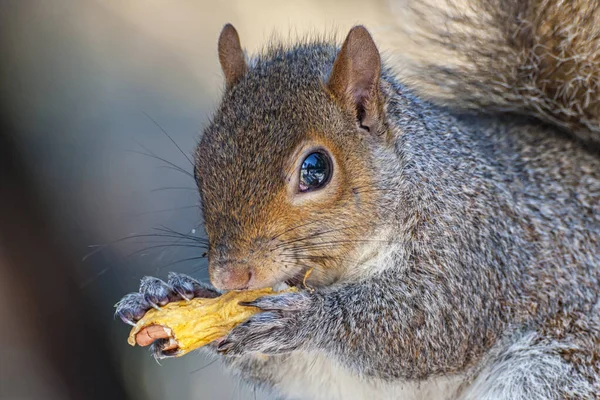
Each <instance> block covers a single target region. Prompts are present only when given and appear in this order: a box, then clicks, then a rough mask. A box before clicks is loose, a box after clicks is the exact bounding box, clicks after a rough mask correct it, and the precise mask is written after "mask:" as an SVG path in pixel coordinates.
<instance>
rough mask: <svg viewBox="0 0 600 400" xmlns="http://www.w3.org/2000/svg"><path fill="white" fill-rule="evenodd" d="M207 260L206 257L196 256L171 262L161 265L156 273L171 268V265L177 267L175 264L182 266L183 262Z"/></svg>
mask: <svg viewBox="0 0 600 400" xmlns="http://www.w3.org/2000/svg"><path fill="white" fill-rule="evenodd" d="M205 258H206V257H205V256H196V257H188V258H183V259H181V260H177V261H173V262H170V263H168V264H164V265H161V266H160V267H158V268H157V269H156V271H157V272H158V271H160V270H161V269H163V268H167V267H170V266H171V265H175V264H180V263H182V262H186V261H194V260H202V259H205Z"/></svg>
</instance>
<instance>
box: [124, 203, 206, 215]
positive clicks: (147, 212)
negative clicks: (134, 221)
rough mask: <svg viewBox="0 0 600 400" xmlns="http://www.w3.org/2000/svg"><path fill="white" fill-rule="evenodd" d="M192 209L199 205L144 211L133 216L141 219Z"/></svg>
mask: <svg viewBox="0 0 600 400" xmlns="http://www.w3.org/2000/svg"><path fill="white" fill-rule="evenodd" d="M190 208H198V204H194V205H193V206H182V207H173V208H165V209H162V210H154V211H144V212H141V213H137V214H133V215H132V216H133V217H141V216H143V215H148V214H157V213H162V212H168V211H179V210H189V209H190Z"/></svg>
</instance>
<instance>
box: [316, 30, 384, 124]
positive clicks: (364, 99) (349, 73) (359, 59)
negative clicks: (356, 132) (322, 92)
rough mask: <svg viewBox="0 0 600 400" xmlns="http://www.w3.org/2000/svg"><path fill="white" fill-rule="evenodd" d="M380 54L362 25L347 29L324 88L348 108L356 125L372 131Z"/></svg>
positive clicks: (377, 99)
mask: <svg viewBox="0 0 600 400" xmlns="http://www.w3.org/2000/svg"><path fill="white" fill-rule="evenodd" d="M380 75H381V57H380V56H379V51H378V50H377V46H376V45H375V42H374V41H373V38H372V37H371V35H370V34H369V31H367V29H366V28H365V27H364V26H361V25H359V26H355V27H354V28H352V29H351V30H350V32H349V33H348V36H347V37H346V40H345V41H344V44H343V46H342V49H341V50H340V52H339V54H338V56H337V58H336V59H335V62H334V64H333V70H332V72H331V75H330V77H329V82H328V83H327V88H328V89H329V90H330V92H331V93H332V94H333V96H334V97H335V98H336V99H337V100H338V101H340V102H341V103H342V104H343V106H344V107H346V108H348V109H350V110H352V111H353V112H354V113H355V115H356V120H357V122H358V124H359V126H360V128H362V129H364V130H366V131H368V132H373V133H375V132H376V131H377V125H378V121H379V119H380V118H381V114H382V102H381V97H380V88H379V78H380Z"/></svg>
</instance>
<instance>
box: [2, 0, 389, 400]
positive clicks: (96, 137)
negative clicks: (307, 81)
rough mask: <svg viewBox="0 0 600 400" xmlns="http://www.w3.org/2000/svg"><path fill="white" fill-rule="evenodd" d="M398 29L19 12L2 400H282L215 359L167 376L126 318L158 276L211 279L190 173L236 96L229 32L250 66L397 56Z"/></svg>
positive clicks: (273, 7)
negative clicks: (330, 42) (352, 36)
mask: <svg viewBox="0 0 600 400" xmlns="http://www.w3.org/2000/svg"><path fill="white" fill-rule="evenodd" d="M388 14H389V11H388V8H387V6H386V4H384V2H383V1H364V0H363V1H358V0H346V1H335V0H301V1H300V0H298V1H283V0H279V1H278V0H254V1H244V0H228V1H220V2H217V1H208V0H188V1H183V0H170V1H167V0H136V1H132V0H37V1H36V0H2V1H1V2H0V46H1V47H0V101H1V108H0V112H1V113H2V119H1V121H2V125H1V135H2V136H0V165H1V174H0V190H1V191H0V341H1V343H2V346H1V347H0V398H2V399H84V398H85V399H95V398H98V399H100V398H103V399H108V398H110V399H119V398H129V399H152V400H154V399H156V400H158V399H254V398H271V397H270V396H269V395H268V394H266V393H254V392H253V391H252V390H249V389H248V388H247V387H246V386H244V385H243V384H240V383H239V382H238V381H236V380H235V379H232V378H231V377H230V376H229V375H227V374H226V373H225V372H224V370H223V368H222V366H221V365H220V363H219V362H218V361H217V362H214V363H213V362H212V360H208V359H206V358H204V357H203V356H201V355H197V354H193V355H187V356H185V357H183V358H180V359H175V360H164V361H162V362H161V365H159V364H158V363H156V362H155V361H154V360H153V359H152V358H151V357H150V355H149V354H148V352H147V351H145V350H143V349H140V348H131V347H129V346H128V345H127V344H126V337H127V333H128V331H129V329H128V327H127V326H125V325H124V324H122V323H120V322H118V321H115V320H114V319H113V315H112V314H113V305H114V304H115V302H116V301H118V299H119V298H120V297H121V296H122V295H124V294H125V293H127V292H130V291H134V290H137V285H138V281H139V279H140V278H141V277H142V276H144V275H158V276H160V277H166V274H167V272H168V271H169V270H175V271H180V272H184V273H188V274H191V275H193V276H196V277H198V278H200V279H207V276H206V261H205V260H203V259H201V258H200V257H201V255H202V253H203V252H204V250H203V249H201V248H198V247H195V246H193V242H190V241H186V240H182V239H180V238H178V234H177V233H173V232H178V233H184V234H190V235H197V236H202V235H203V231H202V224H201V215H200V212H199V208H198V196H197V192H196V191H195V188H194V182H193V179H192V178H191V177H190V176H189V173H190V172H191V171H192V166H191V164H190V162H189V161H188V159H187V157H186V155H189V154H191V153H192V151H193V149H194V145H195V143H196V142H197V140H198V138H199V136H200V134H201V131H202V127H203V126H204V125H205V123H206V121H207V119H208V117H209V116H210V113H211V111H212V110H214V108H215V107H216V105H217V104H218V99H219V96H220V93H221V92H222V89H223V82H222V78H221V74H220V70H219V65H218V60H217V54H216V41H217V37H218V34H219V32H220V29H221V27H222V26H223V24H225V23H226V22H231V23H233V24H234V25H235V26H236V28H237V29H238V31H239V33H240V36H241V40H242V44H243V46H244V47H245V48H246V49H247V50H248V52H249V53H250V54H252V53H254V52H256V51H258V50H259V49H260V48H261V46H263V45H264V44H265V43H266V42H267V41H268V40H270V38H272V37H273V35H274V34H276V35H277V36H279V37H280V38H284V39H286V38H288V39H293V38H294V37H297V36H303V35H305V34H307V33H308V34H310V33H313V34H314V33H324V32H338V33H339V38H340V40H342V39H343V37H344V36H345V34H346V32H347V30H348V29H349V28H350V27H351V26H352V25H354V24H356V23H361V24H365V25H366V26H367V27H368V28H369V29H370V30H371V32H372V33H373V35H374V36H375V38H376V40H377V41H378V42H379V43H380V44H381V47H382V48H383V50H385V42H386V38H387V36H388V33H389V31H388V29H387V28H386V26H387V23H386V21H387V20H386V18H388ZM163 130H164V132H166V133H167V134H168V135H167V134H165V133H164V132H163ZM169 136H170V137H169ZM171 138H172V140H173V141H174V142H175V143H176V145H175V144H174V143H173V142H172V141H171ZM178 147H179V148H178ZM180 149H181V151H180ZM182 170H183V171H182ZM186 172H187V173H186ZM136 234H137V235H142V236H138V237H135V235H136Z"/></svg>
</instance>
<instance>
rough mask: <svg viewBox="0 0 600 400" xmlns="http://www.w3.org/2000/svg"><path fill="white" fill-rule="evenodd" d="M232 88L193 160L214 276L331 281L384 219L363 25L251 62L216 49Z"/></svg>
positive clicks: (224, 39)
mask: <svg viewBox="0 0 600 400" xmlns="http://www.w3.org/2000/svg"><path fill="white" fill-rule="evenodd" d="M218 53H219V61H220V63H221V67H222V70H223V74H224V77H225V83H226V89H225V93H224V96H223V99H222V101H221V104H220V106H219V108H218V110H217V111H216V113H215V115H214V116H213V118H212V121H211V123H210V125H209V126H208V127H207V128H206V130H205V132H204V134H203V136H202V139H201V141H200V143H199V145H198V148H197V150H196V157H195V175H196V180H197V183H198V187H199V190H200V195H201V198H202V208H203V214H204V220H205V227H206V232H207V235H208V239H209V252H208V254H209V274H210V278H211V281H212V283H213V285H214V286H215V287H217V288H219V289H223V290H233V289H255V288H262V287H269V286H273V285H276V284H278V283H282V282H285V283H288V284H292V285H295V284H299V283H300V282H302V279H303V277H304V276H305V274H306V273H307V272H308V271H309V270H312V271H311V274H310V278H309V280H308V282H309V286H311V285H314V286H320V285H327V284H330V283H333V282H335V281H336V280H338V279H339V278H340V277H342V276H344V274H345V273H347V272H348V271H349V269H351V268H352V266H353V265H356V264H357V263H358V262H359V261H360V259H361V257H363V258H364V257H366V256H367V254H368V253H369V251H371V250H372V247H373V242H375V240H370V239H374V238H373V236H372V235H373V234H374V232H375V230H376V228H377V227H378V225H379V221H380V220H381V217H380V212H379V207H378V199H379V197H380V192H381V191H379V190H376V188H377V186H378V185H377V180H378V176H377V173H376V171H377V168H376V165H375V164H376V162H377V160H376V159H375V157H374V156H373V154H374V148H376V147H377V146H381V143H382V142H384V141H385V140H386V137H387V135H386V133H387V131H386V128H385V126H386V125H385V123H384V115H383V114H384V111H383V110H384V106H383V100H382V94H381V82H380V75H381V58H380V55H379V52H378V50H377V47H376V46H375V43H374V42H373V39H372V38H371V36H370V34H369V33H368V31H367V30H366V29H365V28H364V27H362V26H356V27H354V28H353V29H352V30H351V31H350V33H349V34H348V36H347V38H346V40H345V42H344V44H343V46H342V47H341V49H340V50H339V51H338V49H337V48H336V46H335V45H334V44H331V43H325V42H322V43H303V44H299V45H296V46H294V47H292V48H288V49H286V48H283V47H276V46H275V47H272V48H271V49H269V50H268V51H267V52H266V53H265V54H264V55H261V56H258V57H257V58H256V59H254V60H252V62H251V63H248V62H247V61H246V57H245V55H244V52H243V50H242V47H241V44H240V39H239V36H238V33H237V31H236V30H235V28H234V27H233V26H232V25H229V24H228V25H226V26H225V27H224V28H223V31H222V32H221V35H220V38H219V44H218Z"/></svg>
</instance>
